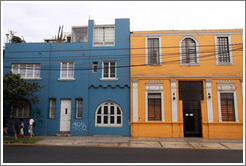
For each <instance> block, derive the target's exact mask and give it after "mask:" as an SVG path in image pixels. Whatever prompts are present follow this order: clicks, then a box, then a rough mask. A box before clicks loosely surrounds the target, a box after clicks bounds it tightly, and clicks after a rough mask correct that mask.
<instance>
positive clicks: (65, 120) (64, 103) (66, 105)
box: [60, 99, 71, 131]
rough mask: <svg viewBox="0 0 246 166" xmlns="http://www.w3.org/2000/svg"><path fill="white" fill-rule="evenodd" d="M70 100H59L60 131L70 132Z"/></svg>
mask: <svg viewBox="0 0 246 166" xmlns="http://www.w3.org/2000/svg"><path fill="white" fill-rule="evenodd" d="M70 121H71V100H70V99H61V121H60V131H70Z"/></svg>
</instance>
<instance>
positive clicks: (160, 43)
mask: <svg viewBox="0 0 246 166" xmlns="http://www.w3.org/2000/svg"><path fill="white" fill-rule="evenodd" d="M149 38H156V39H159V58H160V63H159V64H158V65H162V41H161V36H145V64H146V65H149V66H156V65H151V64H149V62H148V39H149Z"/></svg>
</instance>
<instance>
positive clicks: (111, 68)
mask: <svg viewBox="0 0 246 166" xmlns="http://www.w3.org/2000/svg"><path fill="white" fill-rule="evenodd" d="M102 73H103V78H106V79H110V78H116V62H103V72H102Z"/></svg>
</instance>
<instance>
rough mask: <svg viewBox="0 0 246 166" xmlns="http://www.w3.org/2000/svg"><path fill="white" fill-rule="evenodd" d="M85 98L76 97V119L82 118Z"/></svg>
mask: <svg viewBox="0 0 246 166" xmlns="http://www.w3.org/2000/svg"><path fill="white" fill-rule="evenodd" d="M82 107H83V99H82V98H77V99H76V119H82V111H83V108H82Z"/></svg>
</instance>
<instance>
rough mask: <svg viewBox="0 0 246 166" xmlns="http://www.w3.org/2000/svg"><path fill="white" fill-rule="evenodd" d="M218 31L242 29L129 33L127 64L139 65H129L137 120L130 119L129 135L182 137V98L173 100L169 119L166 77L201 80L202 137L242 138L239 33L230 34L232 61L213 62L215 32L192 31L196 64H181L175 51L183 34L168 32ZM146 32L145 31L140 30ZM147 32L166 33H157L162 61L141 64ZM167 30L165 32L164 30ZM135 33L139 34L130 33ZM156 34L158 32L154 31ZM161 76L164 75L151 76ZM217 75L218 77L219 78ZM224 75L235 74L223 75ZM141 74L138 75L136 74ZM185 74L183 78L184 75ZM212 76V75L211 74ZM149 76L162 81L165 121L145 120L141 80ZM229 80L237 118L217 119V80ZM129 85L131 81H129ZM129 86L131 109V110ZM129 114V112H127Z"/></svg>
mask: <svg viewBox="0 0 246 166" xmlns="http://www.w3.org/2000/svg"><path fill="white" fill-rule="evenodd" d="M194 32H196V33H200V32H201V33H205V32H206V33H220V32H225V33H226V34H230V32H242V30H229V31H228V30H211V31H153V32H149V31H146V32H141V31H140V32H133V33H132V35H131V65H143V66H138V67H131V80H134V79H135V80H136V79H137V80H138V122H132V118H131V122H132V123H131V125H132V130H131V135H132V136H133V137H141V136H144V137H148V136H149V137H183V136H184V134H183V115H182V114H183V112H182V101H179V100H177V102H178V104H177V105H178V106H177V109H178V110H177V113H178V122H177V123H173V122H172V99H171V82H170V79H177V91H176V93H177V98H178V96H179V95H178V81H203V82H204V84H203V89H204V90H203V93H204V100H203V101H201V114H202V136H203V137H204V138H237V139H238V138H239V139H242V138H243V99H242V87H241V79H242V76H243V50H242V45H237V44H240V43H242V34H231V41H232V45H233V46H232V49H233V50H234V51H233V65H216V56H215V46H214V45H215V36H214V34H195V35H191V36H193V37H195V38H196V39H197V41H198V44H199V58H200V65H198V66H181V65H180V62H179V60H180V57H179V56H180V55H179V52H180V51H179V42H180V39H181V38H183V37H184V36H186V35H187V34H183V35H180V34H179V35H171V33H194ZM144 33H146V34H144ZM150 33H166V34H163V35H161V41H162V47H163V48H162V55H163V56H162V65H161V66H144V64H145V56H146V55H145V35H146V36H147V34H150ZM168 33H169V34H168ZM135 34H137V35H140V36H134V35H135ZM157 36H160V35H157ZM156 76H165V77H168V78H151V77H156ZM220 76H221V78H220ZM226 76H228V77H231V76H237V77H235V78H226ZM138 77H141V78H138ZM174 77H175V78H174ZM184 77H187V78H184ZM214 77H216V78H214ZM206 79H211V80H212V101H213V123H208V114H207V96H206V85H205V80H206ZM149 80H159V81H161V82H162V83H163V88H164V89H163V92H164V112H165V122H145V84H146V83H148V81H149ZM222 80H223V81H225V80H230V81H231V82H233V83H235V85H236V93H237V103H238V104H237V105H238V117H239V122H238V123H237V122H219V108H218V95H217V83H221V82H222ZM131 85H132V83H131ZM132 106H133V103H132V87H131V110H132ZM131 115H132V114H131Z"/></svg>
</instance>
